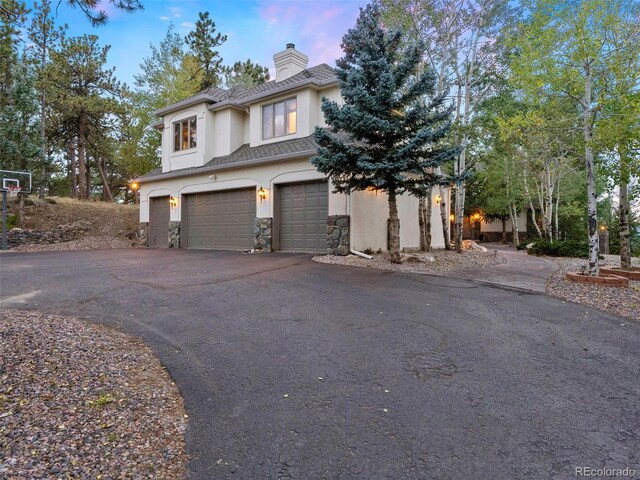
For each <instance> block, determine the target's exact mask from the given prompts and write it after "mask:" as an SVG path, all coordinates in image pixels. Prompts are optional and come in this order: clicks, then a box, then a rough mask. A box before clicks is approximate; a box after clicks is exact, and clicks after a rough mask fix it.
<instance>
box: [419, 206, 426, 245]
mask: <svg viewBox="0 0 640 480" xmlns="http://www.w3.org/2000/svg"><path fill="white" fill-rule="evenodd" d="M424 201H425V197H420V198H419V199H418V228H419V229H420V251H421V252H426V251H427V232H426V230H425V217H424Z"/></svg>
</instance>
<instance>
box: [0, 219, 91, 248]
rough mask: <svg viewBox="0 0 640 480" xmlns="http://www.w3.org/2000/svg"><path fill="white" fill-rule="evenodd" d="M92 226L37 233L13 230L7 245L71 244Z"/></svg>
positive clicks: (62, 227) (81, 223) (62, 226)
mask: <svg viewBox="0 0 640 480" xmlns="http://www.w3.org/2000/svg"><path fill="white" fill-rule="evenodd" d="M89 229H90V226H89V225H87V224H85V223H84V222H78V223H72V224H71V225H60V226H59V227H57V228H55V229H54V230H47V231H36V230H23V229H21V228H12V229H11V230H9V231H8V232H7V245H8V246H9V248H12V247H17V246H18V245H33V244H36V245H48V244H52V243H62V242H69V241H71V240H77V239H78V238H80V237H82V236H83V235H84V233H85V232H86V231H88V230H89Z"/></svg>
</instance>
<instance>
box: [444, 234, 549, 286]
mask: <svg viewBox="0 0 640 480" xmlns="http://www.w3.org/2000/svg"><path fill="white" fill-rule="evenodd" d="M482 246H483V247H485V248H487V250H489V252H493V251H494V250H497V251H498V255H501V256H503V257H506V258H507V262H506V263H502V264H500V265H495V266H493V267H485V268H479V269H472V270H452V271H448V272H444V273H442V276H445V277H452V278H461V279H465V280H472V281H474V282H479V283H484V284H491V285H500V286H503V287H512V288H518V289H523V290H529V291H533V292H540V293H544V292H545V289H546V283H547V279H548V278H549V277H550V276H551V275H553V273H554V272H555V271H556V270H557V269H558V265H557V264H556V263H555V262H554V261H552V260H547V259H545V258H540V257H535V256H533V255H528V254H527V253H526V252H524V251H518V250H516V249H515V248H510V247H508V246H506V245H502V244H500V243H485V244H482Z"/></svg>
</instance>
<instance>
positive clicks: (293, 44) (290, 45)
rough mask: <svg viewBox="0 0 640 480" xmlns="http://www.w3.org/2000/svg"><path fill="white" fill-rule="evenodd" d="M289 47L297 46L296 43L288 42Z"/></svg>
mask: <svg viewBox="0 0 640 480" xmlns="http://www.w3.org/2000/svg"><path fill="white" fill-rule="evenodd" d="M287 48H296V44H295V43H287Z"/></svg>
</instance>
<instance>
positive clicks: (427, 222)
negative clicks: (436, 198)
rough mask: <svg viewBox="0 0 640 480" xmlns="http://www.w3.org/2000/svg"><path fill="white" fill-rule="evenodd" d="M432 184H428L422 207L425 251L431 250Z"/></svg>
mask: <svg viewBox="0 0 640 480" xmlns="http://www.w3.org/2000/svg"><path fill="white" fill-rule="evenodd" d="M432 197H433V186H429V189H428V191H427V199H426V203H425V205H424V208H423V215H424V238H425V251H426V252H430V251H431V240H432V238H431V215H432V213H433V198H432Z"/></svg>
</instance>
